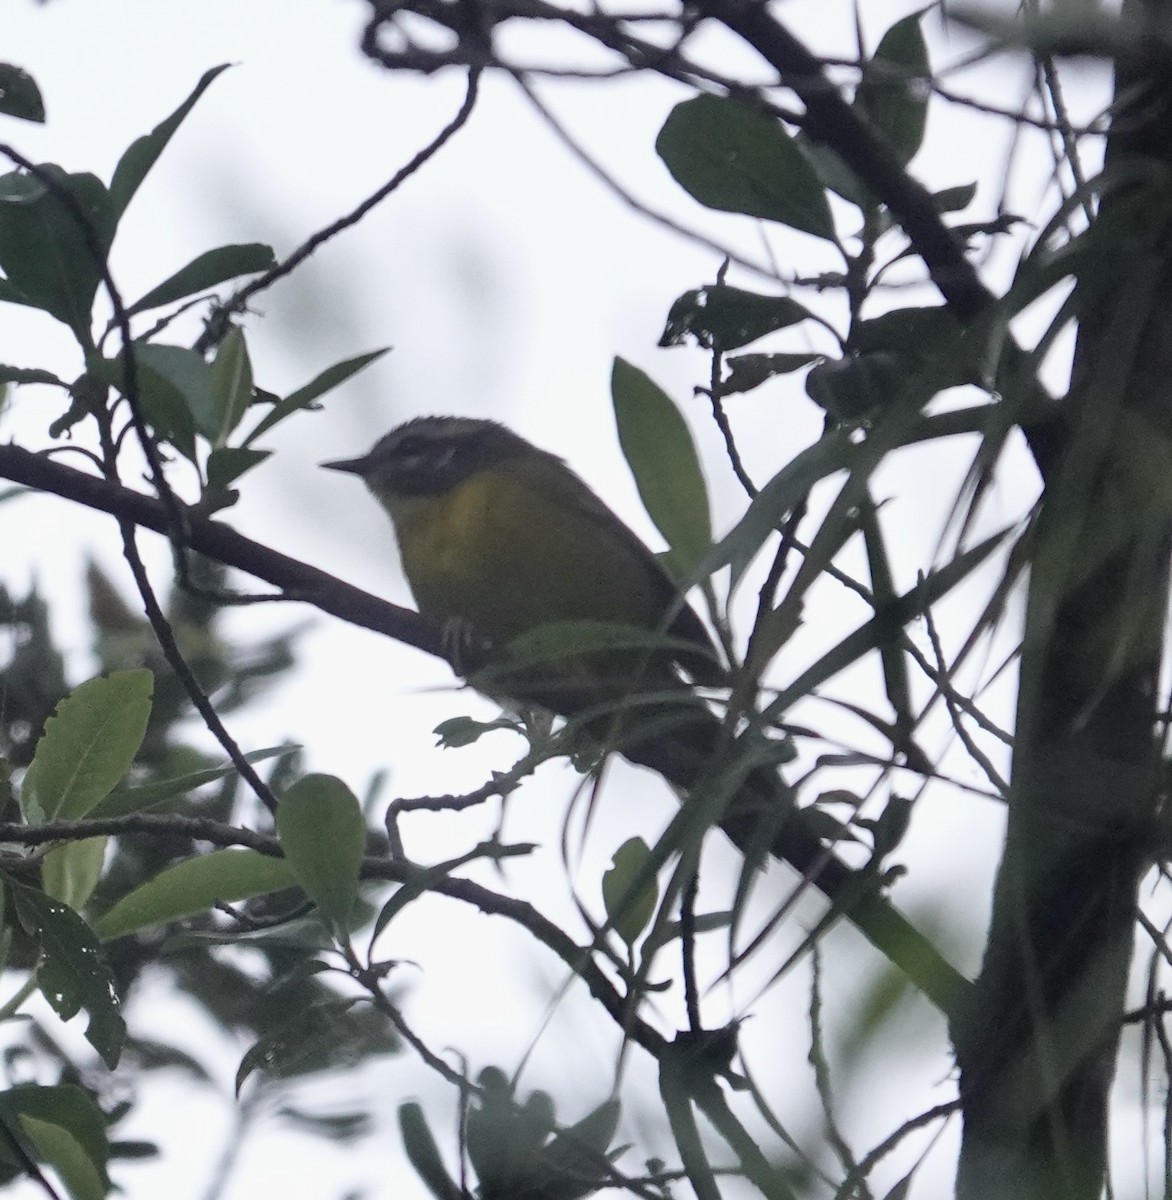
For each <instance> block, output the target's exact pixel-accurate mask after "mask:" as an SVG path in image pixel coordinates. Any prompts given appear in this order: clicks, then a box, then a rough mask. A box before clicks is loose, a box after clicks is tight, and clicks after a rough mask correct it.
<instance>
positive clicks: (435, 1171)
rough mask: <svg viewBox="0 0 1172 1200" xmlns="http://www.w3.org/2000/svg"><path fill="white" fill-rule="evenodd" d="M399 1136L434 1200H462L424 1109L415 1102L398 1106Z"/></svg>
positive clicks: (409, 1158)
mask: <svg viewBox="0 0 1172 1200" xmlns="http://www.w3.org/2000/svg"><path fill="white" fill-rule="evenodd" d="M399 1132H400V1133H401V1134H402V1135H403V1149H404V1150H406V1152H407V1160H408V1162H410V1164H411V1165H412V1166H413V1167H414V1168H415V1173H416V1174H417V1175H418V1176H419V1178H420V1179H421V1180H422V1181H423V1183H424V1185H425V1186H426V1188H427V1190H428V1191H429V1192H431V1194H432V1195H433V1196H434V1197H435V1200H462V1197H463V1196H464V1193H463V1191H461V1189H460V1187H459V1186H458V1185H457V1183H456V1181H455V1180H454V1179H453V1178H452V1177H451V1175H449V1174H448V1170H447V1168H446V1167H445V1166H444V1160H443V1159H442V1158H441V1157H440V1152H439V1147H438V1146H437V1145H436V1144H435V1138H434V1137H433V1136H432V1132H431V1129H430V1128H429V1127H428V1124H427V1118H426V1117H425V1116H424V1115H423V1109H422V1108H421V1107H420V1106H419V1105H418V1104H416V1103H415V1101H413V1100H411V1101H408V1102H407V1103H406V1104H400V1105H399Z"/></svg>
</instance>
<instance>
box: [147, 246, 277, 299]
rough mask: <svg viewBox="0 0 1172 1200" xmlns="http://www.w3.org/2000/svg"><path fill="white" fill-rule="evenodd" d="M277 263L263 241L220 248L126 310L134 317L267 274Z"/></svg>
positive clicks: (152, 290)
mask: <svg viewBox="0 0 1172 1200" xmlns="http://www.w3.org/2000/svg"><path fill="white" fill-rule="evenodd" d="M276 264H277V259H276V256H275V255H274V254H273V248H272V247H271V246H267V245H265V244H264V243H263V242H244V243H242V244H240V245H233V246H217V247H216V248H215V249H214V250H206V251H204V253H203V254H200V255H197V256H196V257H195V258H193V259H192V260H191V262H189V263H188V264H187V266H185V267H181V268H180V269H179V270H178V271H176V272H175V274H174V275H171V276H169V277H168V278H167V279H165V280H163V282H162V283H160V284H159V285H158V287H154V288H151V290H150V291H149V292H147V294H146V295H145V296H143V298H142V299H141V300H138V301H136V302H135V303H134V304H132V305H131V306H130V307H129V308H128V309H127V310H126V311H127V312H128V313H130V314H132V315H133V314H134V313H140V312H145V311H146V310H147V309H148V308H159V307H160V306H161V305H164V304H173V303H174V302H175V301H176V300H182V299H184V298H185V297H187V296H194V295H196V293H198V292H206V291H207V290H208V289H209V288H214V287H216V286H217V285H218V284H221V283H226V282H227V281H228V280H229V279H238V278H239V277H240V276H241V275H255V274H257V273H258V272H260V271H267V270H269V268H270V267H274V266H276Z"/></svg>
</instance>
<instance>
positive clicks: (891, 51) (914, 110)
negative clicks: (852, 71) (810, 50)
mask: <svg viewBox="0 0 1172 1200" xmlns="http://www.w3.org/2000/svg"><path fill="white" fill-rule="evenodd" d="M921 15H922V14H921V13H913V14H912V15H911V16H909V17H904V18H903V20H901V21H897V22H896V23H895V24H894V25H892V27H891V28H890V29H889V30H888V31H887V32H886V33H885V34H884V35H883V38H882V40H881V41H880V42H879V46H878V48H877V49H876V51H875V54H874V56H873V57H872V59H871V61H870V62H868V63H867V64H866V65H865V66H864V67H863V77H862V79H861V80H860V82H859V90H858V92H857V93H856V95H855V108H856V109H858V111H859V112H860V113H861V114H862V115H863V116H864V117H865V118H866V119H867V121H868V122H869V123H870V125H871V127H872V128H873V129H874V130H875V132H876V133H877V134H878V135H879V136H880V137H881V138H882V139H883V140H884V141H885V142H886V143H887V145H888V146H889V147H890V149H891V150H892V152H893V153H894V154H895V156H896V158H898V159H899V161H900V164H901V165H903V166H906V165H907V164H908V163H909V162H911V160H912V159H913V158H914V157H915V155H916V151H917V150H919V148H920V146H921V144H922V143H923V140H924V126H925V124H926V122H927V118H928V95H929V92H928V88H927V77H928V73H929V67H928V47H927V45H926V43H925V42H924V31H923V30H922V29H921V28H920V17H921Z"/></svg>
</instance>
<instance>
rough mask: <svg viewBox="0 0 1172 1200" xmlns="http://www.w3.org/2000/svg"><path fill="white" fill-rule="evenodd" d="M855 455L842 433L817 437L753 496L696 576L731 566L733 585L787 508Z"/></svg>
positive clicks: (848, 439) (846, 463)
mask: <svg viewBox="0 0 1172 1200" xmlns="http://www.w3.org/2000/svg"><path fill="white" fill-rule="evenodd" d="M856 454H857V448H856V447H855V446H853V445H852V444H851V441H850V438H849V437H848V436H847V434H846V433H845V432H841V431H840V432H835V433H832V434H830V435H829V436H827V437H823V438H820V439H819V440H818V441H816V442H815V443H814V444H813V445H812V446H807V447H806V449H804V450H803V451H801V453H799V454H798V455H797V456H796V457H794V458H793V459H791V461H790V462H788V463H787V464H786V465H785V466H784V467H782V469H781V470H780V471H778V473H777V474H776V475H775V476H774V477H773V478H772V479H771V480H770V481H769V482H768V483H767V484H766V485H765V486H764V487H763V488H762V489H761V490H760V491H759V492H758V493H757V495H756V496H755V497H754V498H753V501H752V503H751V504H750V505H749V507H748V508H747V509H746V510H745V514H744V516H743V517H741V519H740V521H738V522H737V524H736V525H734V526H733V528H732V529H731V530H729V532H728V533H727V534H725V536H724V537H723V538H722V539H721V540H720V541H719V542H718V543H717V544H716V545H715V546H714V547H713V548H712V551H711V552H710V553H709V555H708V557H707V558H706V559H705V560H704V562H703V563H701V565H700V569H699V572H698V573H699V574H700V575H702V576H707V575H711V574H713V573H714V572H716V571H719V570H720V569H721V567H725V566H728V565H729V564H732V566H733V573H732V574H733V578H732V582H733V586H734V587H735V586H736V583H737V581H738V580H739V579H740V576H741V575H742V573H743V572H744V569H745V567H746V566H747V565H748V564H749V563H750V562H751V561H752V560H753V558H754V557H756V555H757V553H758V552H759V551H760V549H761V547H762V546H763V545H764V544H765V541H766V539H767V538H768V537H769V535H770V534H772V533H773V532H774V531H775V530H776V529H777V527H778V525H779V524H780V522H781V520H782V519H783V517H784V516H785V514H786V513H788V512H789V511H790V509H791V508H793V506H794V505H795V504H796V503H797V502H798V501H799V500H801V499H802V498H803V497H804V496H805V495H806V494H807V493H808V492H809V490H810V488H812V487H813V486H814V484H816V483H817V482H818V481H819V480H821V479H825V478H826V477H827V476H828V475H833V474H834V473H835V472H836V471H841V470H843V469H845V468H847V467H849V466H850V464H851V462H852V461H853V460H854V458H855V456H856Z"/></svg>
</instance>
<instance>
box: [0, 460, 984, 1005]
mask: <svg viewBox="0 0 1172 1200" xmlns="http://www.w3.org/2000/svg"><path fill="white" fill-rule="evenodd" d="M0 477H2V478H5V479H10V480H12V481H13V482H14V483H21V484H24V485H26V486H28V487H31V488H35V489H37V490H39V491H44V492H50V493H52V494H54V495H57V496H61V497H62V498H64V499H67V500H71V501H73V502H75V503H79V504H84V505H86V506H87V507H89V508H94V509H97V510H99V511H101V512H107V513H110V514H111V515H112V516H115V517H117V518H118V519H119V520H120V521H131V522H133V523H134V524H136V525H140V526H142V527H143V528H145V529H152V530H154V531H155V532H156V533H160V534H164V535H169V536H171V537H175V536H176V531H175V529H174V527H173V525H172V522H171V520H170V516H169V514H168V512H167V510H166V508H165V507H164V505H163V504H162V503H161V502H160V501H158V500H155V499H153V498H152V497H150V496H144V495H142V494H141V493H139V492H134V491H131V490H130V489H128V488H124V487H120V486H118V485H117V484H112V483H108V482H106V481H105V480H102V479H97V478H95V477H94V476H92V475H86V474H84V473H83V472H81V471H76V470H74V469H73V468H71V467H66V466H63V465H62V464H60V463H57V462H54V461H52V460H51V459H49V458H47V457H45V456H44V455H39V454H33V453H32V452H31V451H28V450H25V449H24V448H22V447H20V446H13V445H8V446H0ZM186 516H187V519H186V520H185V522H184V525H183V529H182V530H181V537H182V540H183V543H184V544H185V545H186V546H187V547H188V548H189V549H191V550H195V551H198V552H199V553H200V554H203V555H206V556H207V557H209V558H213V559H216V560H217V561H219V562H221V563H224V564H225V565H227V566H230V567H235V568H236V569H237V570H240V571H245V572H247V573H248V574H250V575H253V576H255V577H256V578H258V579H262V580H264V581H265V582H267V583H270V584H272V585H273V586H274V587H277V588H279V589H281V591H282V593H283V597H282V598H283V599H285V600H297V601H302V602H304V603H307V604H312V605H313V606H314V607H316V608H318V609H320V610H321V611H322V612H326V613H330V614H331V615H332V616H335V617H338V618H339V619H340V620H343V621H346V622H348V623H350V624H352V625H358V626H361V627H362V628H364V629H370V630H372V631H374V632H376V633H381V634H383V635H384V636H387V637H391V638H394V639H395V640H396V641H400V642H403V643H404V644H406V645H410V646H414V647H416V648H417V649H419V650H423V651H425V652H426V653H428V654H432V655H435V656H436V657H440V658H444V659H445V660H446V661H447V660H448V659H447V653H446V649H445V644H444V643H445V639H444V636H443V631H442V629H441V628H440V627H439V626H437V625H435V624H433V623H432V622H430V621H427V620H425V619H424V618H423V617H421V616H420V615H419V614H418V613H416V612H412V611H411V610H410V609H406V608H400V607H399V606H398V605H395V604H390V603H389V602H387V601H385V600H380V599H379V598H378V597H376V596H372V595H371V594H370V593H369V592H364V591H362V590H361V589H359V588H356V587H352V586H350V585H349V584H347V583H343V582H342V581H341V580H340V579H336V578H334V576H332V575H329V574H327V573H326V572H325V571H319V570H317V569H316V568H314V567H310V566H308V565H306V564H305V563H302V562H298V561H297V560H296V559H293V558H290V557H288V556H287V555H284V554H281V553H279V552H278V551H276V550H272V549H270V548H269V547H267V546H263V545H261V544H260V543H258V542H254V541H252V540H251V539H249V538H246V537H244V536H243V535H242V534H239V533H237V532H236V531H235V530H234V529H231V528H230V527H229V526H227V525H224V524H222V523H221V522H218V521H213V520H210V519H208V518H207V517H204V516H201V515H198V514H196V513H195V512H193V511H191V510H188V512H187V514H186ZM468 657H469V656H468V652H467V648H464V647H462V648H461V660H462V664H463V665H464V666H465V667H467V666H468V665H469V662H468ZM471 665H475V664H474V663H473V664H471ZM630 757H632V759H633V760H635V761H637V762H639V763H640V764H642V765H644V766H648V767H651V768H652V769H653V770H655V771H657V772H658V773H659V774H660V775H662V776H663V777H664V778H665V779H667V780H668V781H669V782H671V783H673V784H675V785H676V786H677V787H679V788H681V789H683V790H684V791H687V790H688V789H689V788H690V787H691V786H693V785H694V784H695V782H696V778H697V769H696V762H695V754H694V752H690V751H689V750H688V749H687V748H684V749H683V750H682V751H681V748H680V746H679V745H678V744H673V743H672V742H668V741H660V740H657V739H651V740H648V741H645V742H641V743H639V744H638V745H637V746H636V747H634V748H633V749H632V750H631V752H630ZM720 824H721V828H722V830H723V831H724V832H725V834H726V835H727V836H728V837H729V839H730V840H731V841H732V842H733V844H734V845H735V846H737V847H738V849H740V850H742V851H743V852H745V853H747V854H752V855H754V856H756V855H758V854H759V853H760V851H761V848H762V847H761V845H760V827H759V823H758V820H757V818H756V816H754V815H752V814H746V813H744V812H740V813H737V812H736V811H730V812H729V813H728V814H727V815H726V816H725V817H724V818H723V819H722V820H721V823H720ZM769 852H770V853H771V854H772V856H773V857H775V858H777V859H779V860H781V861H784V862H788V863H789V864H790V865H791V866H792V867H794V868H795V869H796V870H797V871H798V872H799V873H800V874H801V875H802V876H803V877H804V878H805V879H807V880H809V881H810V882H811V883H812V884H813V885H814V886H816V887H817V888H818V889H819V890H820V891H821V892H822V893H823V894H824V895H825V896H826V897H827V898H828V899H829V900H830V901H831V903H832V904H833V905H834V909H835V913H836V914H837V915H841V916H846V917H847V918H848V919H849V920H850V921H851V922H852V923H853V924H854V925H855V926H856V927H857V928H858V929H859V930H860V932H861V933H863V935H864V936H865V937H866V938H868V940H870V941H871V942H872V943H873V944H874V945H875V946H876V947H877V948H878V949H879V950H880V952H881V953H882V954H884V955H885V956H886V957H887V958H888V959H890V961H891V962H893V963H895V964H896V965H897V966H898V967H900V969H902V970H903V971H904V973H905V974H906V975H907V976H908V978H909V979H911V980H912V981H913V982H914V983H915V984H916V986H917V987H919V988H920V990H921V991H922V992H923V993H924V994H925V995H926V996H927V997H928V998H929V999H930V1000H931V1001H932V1002H933V1003H934V1004H935V1005H936V1006H937V1007H938V1008H939V1009H940V1010H941V1011H942V1012H943V1013H944V1014H945V1015H954V1014H956V1013H958V1012H959V1011H960V1008H961V1005H962V1003H963V1002H964V999H965V997H966V996H967V994H968V991H969V988H970V984H969V982H968V980H966V979H965V978H964V977H963V976H962V975H961V974H960V973H959V972H958V971H957V970H956V969H955V968H954V967H953V966H952V965H951V964H950V963H948V962H947V961H946V960H945V959H944V958H943V957H942V956H941V954H940V952H939V951H938V950H937V949H936V948H935V946H933V944H932V943H931V942H930V941H929V940H928V939H927V938H926V937H924V935H923V934H922V933H920V931H919V930H918V929H917V928H916V927H915V926H914V925H912V924H911V922H909V921H908V920H907V919H906V918H905V917H904V916H903V915H902V914H901V913H900V912H899V911H898V910H897V909H896V908H895V907H894V906H893V905H892V904H891V903H890V901H889V900H887V898H886V897H885V896H884V895H882V893H881V890H880V881H879V879H878V877H877V875H876V874H875V873H874V872H872V871H870V870H868V869H867V868H865V867H864V868H860V869H858V870H856V869H854V868H852V867H849V866H847V864H846V863H844V862H843V861H842V860H841V859H840V858H838V857H837V856H836V855H835V854H834V853H833V852H832V851H831V850H828V849H827V848H826V847H825V846H823V844H822V843H821V841H820V840H819V839H818V838H817V837H815V836H814V835H813V834H812V833H810V832H809V831H808V830H806V829H805V828H804V827H803V826H802V825H801V824H800V823H799V822H794V821H789V822H787V823H786V824H785V826H784V828H783V829H782V830H781V831H780V832H779V833H778V834H776V836H775V837H774V839H773V841H772V843H771V844H770V847H769Z"/></svg>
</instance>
